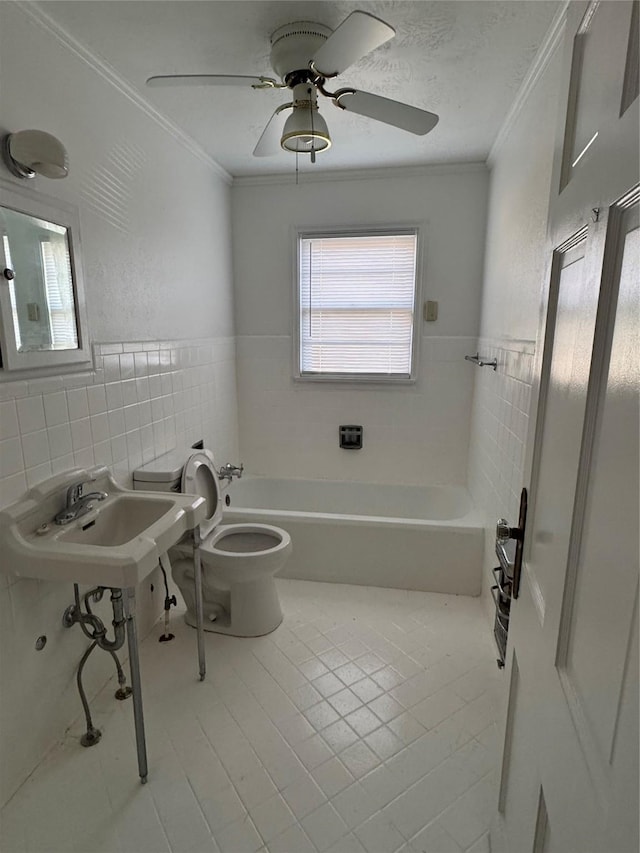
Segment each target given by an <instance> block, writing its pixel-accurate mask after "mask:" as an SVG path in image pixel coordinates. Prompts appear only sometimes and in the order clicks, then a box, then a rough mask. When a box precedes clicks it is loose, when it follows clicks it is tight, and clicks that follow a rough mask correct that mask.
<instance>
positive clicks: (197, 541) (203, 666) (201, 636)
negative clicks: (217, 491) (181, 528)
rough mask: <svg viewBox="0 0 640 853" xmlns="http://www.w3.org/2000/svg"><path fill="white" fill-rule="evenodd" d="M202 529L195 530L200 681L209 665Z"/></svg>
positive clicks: (194, 549)
mask: <svg viewBox="0 0 640 853" xmlns="http://www.w3.org/2000/svg"><path fill="white" fill-rule="evenodd" d="M200 542H201V539H200V530H199V529H198V528H197V527H196V528H195V529H194V531H193V581H194V584H195V591H196V626H197V634H198V670H199V673H200V681H204V677H205V675H206V673H207V665H206V662H205V659H204V615H203V608H202V560H201V558H200Z"/></svg>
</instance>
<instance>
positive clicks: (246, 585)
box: [184, 576, 283, 637]
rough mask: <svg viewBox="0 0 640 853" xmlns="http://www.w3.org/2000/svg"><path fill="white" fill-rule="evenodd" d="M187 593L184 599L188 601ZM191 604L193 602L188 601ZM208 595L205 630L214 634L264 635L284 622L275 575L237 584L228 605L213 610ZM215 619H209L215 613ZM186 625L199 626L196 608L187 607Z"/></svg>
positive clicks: (233, 586) (232, 587)
mask: <svg viewBox="0 0 640 853" xmlns="http://www.w3.org/2000/svg"><path fill="white" fill-rule="evenodd" d="M186 598H187V597H186V596H185V600H186ZM187 604H188V605H189V604H190V602H187ZM208 605H209V602H208V601H207V596H206V595H205V601H204V611H205V615H204V625H203V628H204V630H205V631H211V632H212V633H214V634H230V635H231V636H232V637H263V636H264V635H265V634H270V633H271V632H272V631H275V629H276V628H277V627H278V625H280V623H281V622H282V618H283V617H282V610H281V608H280V600H279V598H278V590H277V588H276V584H275V581H274V579H273V577H272V576H269V577H266V578H260V579H259V580H253V581H244V582H242V583H234V584H231V585H230V588H229V607H228V609H227V608H222V607H219V605H218V606H216V607H215V609H212V608H211V607H210V606H208ZM216 611H217V614H216V619H215V621H212V620H211V619H210V618H208V616H209V613H210V612H216ZM184 621H185V622H186V623H187V625H191V626H192V627H194V628H195V627H196V625H197V622H196V615H195V610H194V609H193V608H191V607H189V606H187V612H186V613H185V616H184Z"/></svg>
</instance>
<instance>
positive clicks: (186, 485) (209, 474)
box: [180, 450, 222, 539]
mask: <svg viewBox="0 0 640 853" xmlns="http://www.w3.org/2000/svg"><path fill="white" fill-rule="evenodd" d="M180 491H181V492H183V493H186V494H191V495H200V496H201V497H203V498H204V499H205V501H206V503H207V514H206V516H205V517H204V518H203V520H202V521H201V522H200V536H201V538H202V539H205V538H206V537H207V536H208V535H209V534H210V533H211V531H212V530H214V529H215V528H216V527H217V526H218V525H219V524H220V522H221V521H222V495H221V494H220V486H219V485H218V474H217V472H216V468H215V465H214V461H213V454H212V453H211V451H210V450H196V452H195V453H192V454H191V456H189V458H188V459H187V461H186V463H185V466H184V468H183V469H182V480H181V483H180Z"/></svg>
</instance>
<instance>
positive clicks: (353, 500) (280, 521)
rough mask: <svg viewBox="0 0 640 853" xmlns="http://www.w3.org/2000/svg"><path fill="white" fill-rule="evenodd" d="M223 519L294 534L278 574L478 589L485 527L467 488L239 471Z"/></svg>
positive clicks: (427, 589) (462, 590)
mask: <svg viewBox="0 0 640 853" xmlns="http://www.w3.org/2000/svg"><path fill="white" fill-rule="evenodd" d="M227 495H228V496H229V498H230V501H231V504H230V506H229V507H228V508H227V509H226V510H225V514H224V523H232V522H260V523H263V524H274V525H276V526H277V527H282V528H284V529H285V530H287V531H288V533H289V534H290V535H291V539H292V542H293V554H292V555H291V557H290V558H289V560H288V562H287V564H286V565H285V567H284V569H283V570H282V571H281V572H280V576H281V577H287V578H299V579H302V580H314V581H332V582H334V583H350V584H366V585H368V586H383V587H395V588H398V589H417V590H424V591H425V592H447V593H456V594H459V595H479V594H480V586H481V572H482V554H483V537H484V531H483V528H482V526H481V524H480V520H479V517H478V516H477V514H476V513H475V512H474V511H473V510H472V507H471V503H470V500H469V497H468V495H467V492H466V491H465V489H463V488H461V487H458V486H437V487H428V486H427V487H420V486H387V485H376V484H369V483H343V482H334V481H331V480H276V479H267V478H263V477H250V476H249V477H247V476H245V477H242V479H240V480H236V481H234V483H233V485H232V486H231V487H230V489H229V490H228V491H227Z"/></svg>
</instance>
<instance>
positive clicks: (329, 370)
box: [297, 228, 418, 381]
mask: <svg viewBox="0 0 640 853" xmlns="http://www.w3.org/2000/svg"><path fill="white" fill-rule="evenodd" d="M417 246H418V231H417V228H395V229H385V230H369V231H366V232H365V231H362V232H358V231H349V232H347V231H344V232H333V233H332V232H323V233H303V232H301V233H299V234H298V277H297V278H298V282H297V284H298V312H297V314H298V342H299V347H298V354H297V357H298V365H297V376H298V377H300V378H305V379H313V378H316V379H338V380H340V379H342V380H345V379H350V380H352V381H357V380H378V381H389V380H391V381H402V380H405V381H407V380H410V379H413V378H414V372H415V371H414V362H415V345H416V334H415V317H416V305H417V301H418V293H417V287H416V280H417V275H416V267H417Z"/></svg>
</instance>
